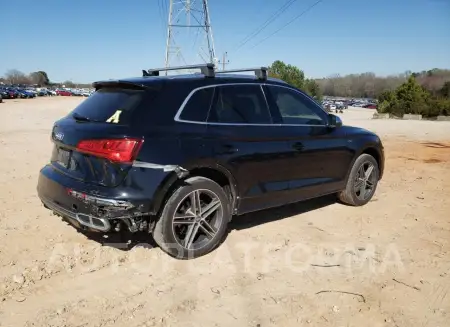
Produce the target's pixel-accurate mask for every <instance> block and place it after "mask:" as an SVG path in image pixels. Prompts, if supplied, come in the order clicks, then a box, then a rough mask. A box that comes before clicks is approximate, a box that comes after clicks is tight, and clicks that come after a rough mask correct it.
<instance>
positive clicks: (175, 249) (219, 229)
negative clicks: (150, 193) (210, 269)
mask: <svg viewBox="0 0 450 327" xmlns="http://www.w3.org/2000/svg"><path fill="white" fill-rule="evenodd" d="M230 216H231V213H230V210H229V200H228V196H227V194H226V193H225V191H224V189H223V188H222V187H221V186H220V185H219V184H217V183H216V182H214V181H212V180H210V179H207V178H204V177H191V178H188V179H187V180H185V181H184V183H183V185H181V186H180V187H179V188H178V189H176V190H175V192H173V194H172V195H171V196H170V198H169V199H168V201H167V203H166V204H165V206H164V208H163V210H162V213H161V216H160V218H159V220H158V221H157V223H156V225H155V229H154V231H153V238H154V240H155V242H156V243H157V244H158V245H159V246H160V248H161V249H162V250H163V251H165V252H166V253H168V254H169V255H171V256H173V257H176V258H178V259H192V258H196V257H200V256H202V255H205V254H207V253H209V252H211V251H213V250H214V249H215V248H216V247H217V246H218V245H219V244H220V242H221V241H222V239H223V237H224V236H225V234H226V232H227V225H228V222H229V221H230Z"/></svg>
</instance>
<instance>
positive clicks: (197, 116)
mask: <svg viewBox="0 0 450 327" xmlns="http://www.w3.org/2000/svg"><path fill="white" fill-rule="evenodd" d="M213 95H214V88H213V87H207V88H204V89H199V90H197V91H195V92H194V94H192V96H191V97H190V98H189V100H188V101H187V103H186V105H185V106H184V108H183V109H182V112H181V114H180V117H179V119H181V120H184V121H194V122H206V118H207V117H208V112H209V108H210V107H211V102H212V99H213Z"/></svg>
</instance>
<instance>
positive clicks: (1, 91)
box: [0, 88, 14, 99]
mask: <svg viewBox="0 0 450 327" xmlns="http://www.w3.org/2000/svg"><path fill="white" fill-rule="evenodd" d="M0 95H1V96H2V99H13V98H14V97H13V95H12V94H11V93H9V92H8V91H7V90H6V89H3V88H0Z"/></svg>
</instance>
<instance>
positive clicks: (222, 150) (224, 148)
mask: <svg viewBox="0 0 450 327" xmlns="http://www.w3.org/2000/svg"><path fill="white" fill-rule="evenodd" d="M238 151H239V149H237V148H235V147H234V146H232V145H231V144H222V145H220V146H219V147H218V148H217V153H218V154H233V153H236V152H238Z"/></svg>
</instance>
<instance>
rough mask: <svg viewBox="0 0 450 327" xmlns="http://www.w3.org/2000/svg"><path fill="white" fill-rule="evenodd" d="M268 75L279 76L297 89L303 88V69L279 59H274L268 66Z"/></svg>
mask: <svg viewBox="0 0 450 327" xmlns="http://www.w3.org/2000/svg"><path fill="white" fill-rule="evenodd" d="M269 76H270V77H275V78H279V79H281V80H283V81H285V82H286V83H288V84H290V85H292V86H294V87H296V88H298V89H302V90H303V89H304V87H305V74H304V73H303V71H302V70H300V69H298V67H295V66H293V65H287V64H285V63H284V62H282V61H280V60H276V61H274V62H273V64H272V65H271V66H270V67H269Z"/></svg>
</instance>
